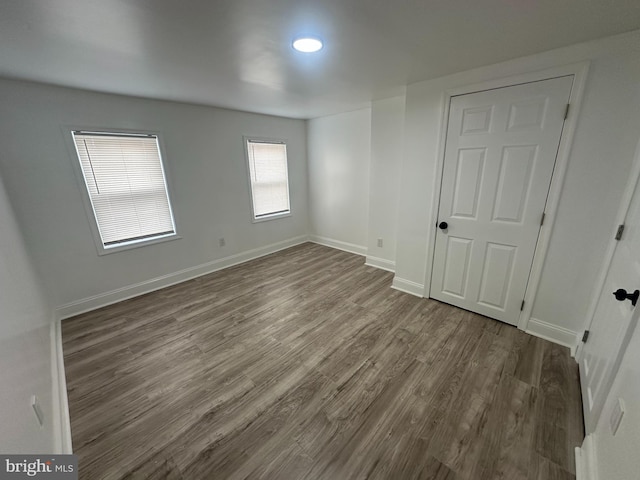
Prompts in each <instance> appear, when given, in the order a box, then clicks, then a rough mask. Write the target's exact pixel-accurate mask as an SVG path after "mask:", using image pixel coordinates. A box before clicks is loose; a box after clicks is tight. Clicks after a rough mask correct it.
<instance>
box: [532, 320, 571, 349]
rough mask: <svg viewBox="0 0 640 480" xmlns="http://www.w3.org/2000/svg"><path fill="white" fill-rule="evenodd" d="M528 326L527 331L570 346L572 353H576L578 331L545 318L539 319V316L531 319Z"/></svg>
mask: <svg viewBox="0 0 640 480" xmlns="http://www.w3.org/2000/svg"><path fill="white" fill-rule="evenodd" d="M527 327H528V328H527V329H526V330H525V331H526V332H527V333H529V334H531V335H534V336H536V337H540V338H544V339H545V340H549V341H550V342H553V343H557V344H559V345H563V346H565V347H569V349H571V353H572V355H573V354H574V353H575V348H576V338H577V335H578V334H577V332H574V331H573V330H569V329H567V328H564V327H559V326H557V325H553V324H551V323H548V322H545V321H543V320H538V319H537V318H531V319H529V323H528V325H527Z"/></svg>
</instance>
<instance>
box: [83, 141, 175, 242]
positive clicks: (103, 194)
mask: <svg viewBox="0 0 640 480" xmlns="http://www.w3.org/2000/svg"><path fill="white" fill-rule="evenodd" d="M73 139H74V142H75V146H76V151H77V153H78V159H79V160H80V165H81V167H82V174H83V176H84V181H85V185H86V187H87V192H88V193H89V198H90V200H91V206H92V208H93V213H94V216H95V219H96V223H97V227H98V231H99V233H100V237H101V241H102V245H103V247H104V249H105V250H106V249H109V248H113V247H118V246H123V245H130V244H134V243H140V242H145V241H151V240H155V239H158V238H164V237H169V236H174V235H175V234H176V228H175V223H174V219H173V214H172V212H171V204H170V202H169V195H168V192H167V185H166V180H165V176H164V170H163V167H162V159H161V156H160V148H159V145H158V138H157V136H155V135H146V134H140V135H132V134H115V133H96V132H73Z"/></svg>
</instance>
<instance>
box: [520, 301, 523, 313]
mask: <svg viewBox="0 0 640 480" xmlns="http://www.w3.org/2000/svg"><path fill="white" fill-rule="evenodd" d="M522 310H524V300H522V303H521V304H520V311H522Z"/></svg>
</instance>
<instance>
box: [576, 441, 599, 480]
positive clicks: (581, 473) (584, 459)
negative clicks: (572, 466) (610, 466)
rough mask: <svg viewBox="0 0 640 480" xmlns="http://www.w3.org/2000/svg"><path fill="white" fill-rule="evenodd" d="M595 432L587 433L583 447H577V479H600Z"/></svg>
mask: <svg viewBox="0 0 640 480" xmlns="http://www.w3.org/2000/svg"><path fill="white" fill-rule="evenodd" d="M595 446H596V445H595V434H593V433H592V434H591V435H587V437H586V438H585V439H584V442H583V443H582V447H576V480H598V468H597V465H596V455H595V453H596V451H595Z"/></svg>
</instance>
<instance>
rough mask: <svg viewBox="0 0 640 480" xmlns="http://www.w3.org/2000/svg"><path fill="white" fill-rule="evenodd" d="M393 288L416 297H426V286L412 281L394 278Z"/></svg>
mask: <svg viewBox="0 0 640 480" xmlns="http://www.w3.org/2000/svg"><path fill="white" fill-rule="evenodd" d="M391 288H393V289H394V290H399V291H401V292H404V293H409V294H411V295H415V296H416V297H420V298H423V297H424V285H422V284H421V283H416V282H412V281H411V280H406V279H404V278H400V277H398V276H397V275H396V276H395V277H393V283H392V284H391Z"/></svg>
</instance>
